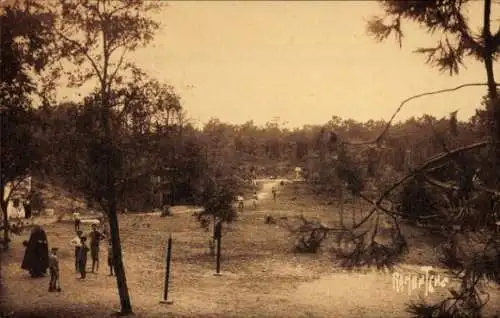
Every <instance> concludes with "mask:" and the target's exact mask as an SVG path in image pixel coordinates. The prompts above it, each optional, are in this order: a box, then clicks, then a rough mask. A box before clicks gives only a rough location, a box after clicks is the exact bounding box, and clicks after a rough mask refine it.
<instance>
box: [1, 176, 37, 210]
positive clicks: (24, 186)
mask: <svg viewBox="0 0 500 318" xmlns="http://www.w3.org/2000/svg"><path fill="white" fill-rule="evenodd" d="M30 192H31V176H28V177H26V178H24V179H22V180H19V181H14V182H8V183H7V184H6V185H5V191H4V200H5V199H7V198H9V202H8V204H7V217H8V218H9V219H12V218H25V217H26V212H25V211H24V204H25V203H27V202H28V197H29V193H30ZM9 195H10V197H9Z"/></svg>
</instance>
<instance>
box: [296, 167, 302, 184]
mask: <svg viewBox="0 0 500 318" xmlns="http://www.w3.org/2000/svg"><path fill="white" fill-rule="evenodd" d="M294 172H295V181H299V180H302V179H303V177H302V168H301V167H295V169H294Z"/></svg>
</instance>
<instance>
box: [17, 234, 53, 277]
mask: <svg viewBox="0 0 500 318" xmlns="http://www.w3.org/2000/svg"><path fill="white" fill-rule="evenodd" d="M21 268H22V269H25V270H27V271H29V272H30V275H31V277H41V276H43V275H45V274H46V273H47V269H48V268H49V245H48V242H47V235H46V234H45V231H44V230H43V229H42V228H41V227H40V226H39V225H36V226H35V227H34V228H33V230H32V231H31V235H30V239H29V241H28V242H27V243H26V251H25V252H24V259H23V263H22V265H21Z"/></svg>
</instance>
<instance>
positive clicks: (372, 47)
mask: <svg viewBox="0 0 500 318" xmlns="http://www.w3.org/2000/svg"><path fill="white" fill-rule="evenodd" d="M499 6H500V5H499V4H498V3H497V4H494V5H493V12H492V17H495V16H498V15H497V14H498V12H500V11H499V9H500V8H499ZM481 7H482V1H476V2H473V4H472V5H471V7H470V12H469V14H470V15H469V16H470V19H471V23H472V24H473V25H474V26H475V27H474V29H479V28H480V22H481V15H482V11H481V10H482V8H481ZM382 13H383V12H382V10H381V8H380V6H379V4H378V3H377V2H375V1H321V2H312V1H292V2H281V1H280V2H265V1H239V2H230V1H218V2H209V1H200V2H197V1H169V2H168V6H165V7H164V8H163V9H162V10H161V12H160V13H158V14H156V15H155V16H154V18H155V19H157V20H158V21H159V22H160V23H161V24H162V27H161V29H160V31H159V32H158V34H157V35H156V37H155V39H154V41H153V42H152V43H151V44H150V45H149V46H148V47H147V48H144V49H140V50H138V51H136V52H134V54H133V55H129V57H130V58H132V59H134V61H135V62H136V63H137V64H138V65H140V66H141V67H143V68H144V70H146V72H148V73H149V74H150V75H151V76H153V77H155V78H157V79H159V80H160V81H163V82H166V83H169V84H171V85H173V86H174V87H175V89H176V91H177V93H178V94H179V95H180V96H181V102H182V105H183V107H184V109H185V110H186V111H187V114H188V117H189V118H191V119H192V120H193V121H194V122H197V123H205V122H207V121H208V120H209V119H210V118H212V117H216V118H219V119H220V120H221V121H224V122H230V123H234V124H241V123H244V122H246V121H248V120H253V121H254V122H255V123H256V124H259V125H261V124H265V123H266V122H268V121H272V120H273V119H275V118H279V119H280V121H282V122H284V123H286V125H287V126H289V127H300V126H302V125H307V124H324V123H326V122H327V121H328V120H329V119H330V118H331V117H332V116H339V117H342V118H346V119H347V118H352V119H355V120H358V121H366V120H369V119H374V120H379V119H385V120H388V119H389V118H390V116H391V115H392V113H393V112H394V110H395V109H396V108H397V106H398V104H399V103H400V102H401V101H402V100H403V99H405V98H407V97H409V96H412V95H415V94H418V93H422V92H426V91H433V90H439V89H443V88H451V87H454V86H458V85H461V84H464V83H472V82H486V76H485V71H484V67H483V65H482V64H481V63H480V62H477V61H475V60H471V59H467V60H466V66H467V68H466V69H463V70H462V71H461V73H460V75H459V76H454V77H450V76H449V74H448V73H440V72H439V71H438V70H437V69H435V68H432V67H431V66H428V65H426V64H425V57H424V56H422V55H419V54H416V53H413V52H412V51H413V50H414V49H416V48H417V47H419V46H432V45H434V44H435V42H433V38H432V37H431V36H430V35H428V34H427V33H425V31H423V29H421V28H419V27H418V26H416V25H413V24H410V23H406V24H404V25H403V30H404V32H405V35H406V37H405V38H404V39H403V47H402V48H400V47H399V45H398V43H397V42H396V41H395V40H394V38H392V37H391V38H389V39H388V40H387V41H385V42H382V43H378V42H377V41H375V40H374V39H373V38H371V37H369V36H368V35H367V33H366V21H367V20H368V19H369V18H370V17H371V16H373V15H380V14H382ZM497 28H498V20H494V21H492V29H493V30H496V29H497ZM435 39H436V38H435V37H434V40H435ZM495 71H496V74H497V76H500V75H499V74H500V73H499V72H498V71H500V68H499V65H498V63H497V64H496V65H495ZM485 94H486V87H472V88H464V89H462V90H460V91H457V92H452V93H447V94H444V95H435V96H429V97H424V98H421V99H417V100H414V101H412V102H410V103H408V104H407V106H405V108H404V109H403V111H402V112H401V113H400V115H399V116H398V117H397V119H400V120H404V119H406V118H408V117H411V116H421V115H422V114H424V113H427V114H431V115H434V116H436V117H441V116H446V115H447V114H449V113H450V112H451V111H454V110H459V112H458V116H459V118H460V119H464V120H466V119H468V118H469V117H470V116H472V115H473V114H474V110H475V109H476V108H477V107H478V106H479V102H480V100H481V97H482V96H484V95H485Z"/></svg>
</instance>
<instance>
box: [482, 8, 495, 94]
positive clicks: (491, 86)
mask: <svg viewBox="0 0 500 318" xmlns="http://www.w3.org/2000/svg"><path fill="white" fill-rule="evenodd" d="M490 16H491V0H485V1H484V24H483V38H484V42H485V49H484V66H485V68H486V76H487V79H488V97H489V98H490V99H491V100H493V101H496V99H498V91H497V87H496V83H495V74H494V72H493V53H494V52H495V49H496V47H495V43H494V42H493V37H492V35H491V30H490Z"/></svg>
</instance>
